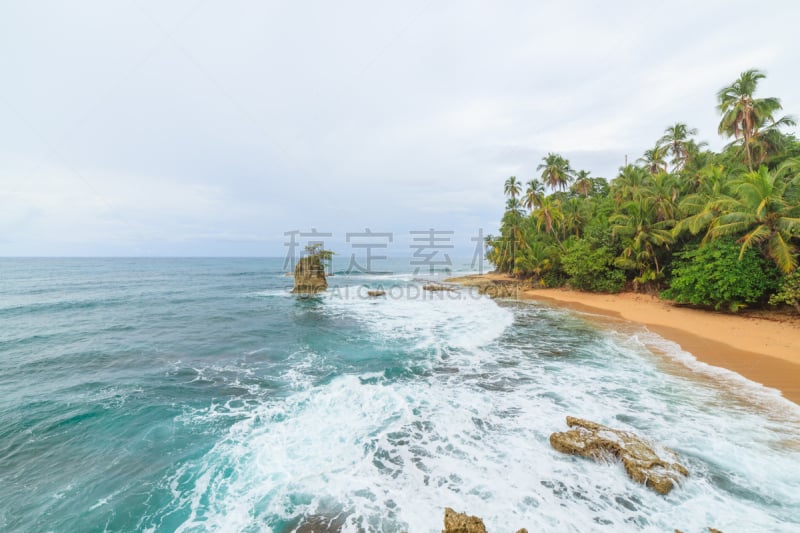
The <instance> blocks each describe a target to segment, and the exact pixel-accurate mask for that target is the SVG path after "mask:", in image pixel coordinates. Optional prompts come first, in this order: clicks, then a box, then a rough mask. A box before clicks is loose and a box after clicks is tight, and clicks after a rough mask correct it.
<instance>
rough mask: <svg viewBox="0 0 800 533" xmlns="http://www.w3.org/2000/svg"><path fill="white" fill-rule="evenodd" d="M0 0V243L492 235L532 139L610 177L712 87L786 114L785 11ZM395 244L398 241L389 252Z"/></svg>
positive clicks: (19, 247)
mask: <svg viewBox="0 0 800 533" xmlns="http://www.w3.org/2000/svg"><path fill="white" fill-rule="evenodd" d="M767 4H770V7H765V3H753V2H752V1H750V2H741V3H737V2H732V1H730V0H726V1H725V2H711V1H697V0H693V1H691V2H680V1H669V2H660V3H656V2H616V3H613V2H564V1H558V2H539V1H537V2H530V1H520V2H489V1H486V2H463V1H455V0H453V1H447V0H430V1H416V0H407V1H404V2H391V3H389V2H374V1H367V2H301V1H295V2H288V1H287V2H255V1H226V2H212V1H199V2H198V1H196V0H193V1H170V2H164V1H162V0H135V1H119V2H110V1H108V0H98V1H73V2H63V1H61V0H54V1H25V0H18V1H13V0H5V1H0V72H2V76H1V77H0V80H1V81H0V255H5V256H15V255H56V256H75V255H77V256H83V255H123V256H143V255H144V256H148V255H156V256H183V255H190V256H217V255H225V256H242V255H243V256H251V255H256V256H262V255H271V256H282V255H283V254H284V252H285V248H284V246H283V242H284V239H285V237H284V232H286V231H290V230H302V231H308V230H309V229H310V228H312V227H315V228H317V229H318V230H319V231H327V232H332V233H333V234H334V237H333V238H332V239H331V241H333V242H332V243H331V245H332V246H331V247H333V248H334V249H336V250H337V251H338V252H339V253H348V249H347V245H346V244H345V243H344V242H343V241H344V238H345V233H346V232H357V231H363V230H364V229H365V228H370V229H371V230H372V231H376V232H377V231H388V232H393V233H394V234H395V239H394V247H395V248H394V250H395V252H393V253H397V254H402V253H405V250H407V249H408V232H409V231H414V230H422V229H427V228H435V229H437V230H450V231H454V232H455V233H454V234H453V238H452V241H453V244H454V245H456V247H457V251H459V250H463V251H466V253H469V250H471V246H472V244H471V243H470V241H469V239H470V237H473V236H474V235H475V234H476V233H477V232H478V230H479V229H483V231H484V232H486V233H491V232H496V230H497V226H498V222H499V219H500V217H501V215H502V209H503V203H504V200H503V195H502V185H503V181H504V180H505V178H507V177H508V176H510V175H516V176H517V177H518V178H520V179H521V180H523V181H526V180H528V179H530V178H532V177H534V176H535V175H536V166H537V164H538V163H539V162H540V160H541V158H542V156H544V155H545V154H546V153H547V152H550V151H552V152H559V153H561V154H562V155H564V156H565V157H567V158H568V159H569V160H570V161H571V162H572V166H573V167H574V168H576V169H586V170H590V171H591V172H592V174H593V175H595V176H603V177H608V178H611V177H613V176H614V175H615V174H616V171H617V169H618V168H619V167H620V166H621V165H622V163H623V161H624V157H625V154H628V156H629V158H631V160H635V159H636V158H638V157H639V156H640V155H641V153H642V151H643V150H645V149H647V148H650V147H651V146H652V145H653V143H654V141H655V140H656V139H657V138H658V137H660V135H661V134H662V133H663V130H664V128H665V127H666V126H668V125H670V124H672V123H675V122H677V121H680V122H686V123H688V124H689V125H690V126H692V127H696V128H698V129H699V130H700V138H701V139H702V140H706V141H708V142H709V143H710V145H711V147H712V148H719V147H721V146H722V145H723V144H724V143H725V141H724V140H723V139H721V138H720V137H719V136H718V135H717V123H718V116H717V113H716V111H715V107H714V106H715V95H716V92H717V90H718V89H720V88H721V87H722V86H724V85H726V84H728V83H730V82H732V81H733V80H734V79H735V78H736V77H737V76H738V74H739V73H740V72H741V71H743V70H746V69H748V68H752V67H756V68H760V69H762V70H764V71H766V72H767V75H768V77H767V79H766V80H764V81H763V82H762V84H761V87H760V88H759V89H760V92H759V93H760V94H761V95H764V96H777V97H780V98H781V99H782V101H783V105H784V111H785V112H786V113H790V114H794V115H800V69H798V65H800V45H798V39H797V22H798V20H800V2H794V1H787V2H769V3H767ZM403 247H404V248H403Z"/></svg>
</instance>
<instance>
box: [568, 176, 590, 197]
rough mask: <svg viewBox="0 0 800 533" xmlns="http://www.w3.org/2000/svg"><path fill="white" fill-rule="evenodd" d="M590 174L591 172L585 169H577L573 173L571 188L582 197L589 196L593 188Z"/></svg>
mask: <svg viewBox="0 0 800 533" xmlns="http://www.w3.org/2000/svg"><path fill="white" fill-rule="evenodd" d="M590 174H591V172H589V171H587V170H579V171H578V172H577V174H575V183H573V184H572V190H573V191H575V192H576V193H577V194H580V195H581V196H583V197H584V198H586V197H587V196H589V193H591V192H592V190H593V189H594V182H593V181H592V178H590V177H589V175H590Z"/></svg>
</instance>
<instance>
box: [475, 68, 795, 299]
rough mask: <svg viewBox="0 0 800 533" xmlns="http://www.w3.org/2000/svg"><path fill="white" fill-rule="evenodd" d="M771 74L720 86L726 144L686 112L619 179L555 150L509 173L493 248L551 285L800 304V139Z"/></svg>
mask: <svg viewBox="0 0 800 533" xmlns="http://www.w3.org/2000/svg"><path fill="white" fill-rule="evenodd" d="M763 78H764V74H763V73H762V72H759V71H758V70H749V71H747V72H744V73H742V74H741V75H740V77H739V78H738V79H737V80H736V81H735V82H734V83H733V84H732V85H730V86H728V87H725V88H723V89H722V90H720V91H719V93H718V95H717V97H718V104H719V105H718V110H719V112H720V115H721V120H720V123H719V133H720V134H722V135H724V136H726V137H728V138H730V140H731V142H730V143H729V144H728V145H727V146H726V147H725V148H724V149H723V150H722V151H721V152H719V153H717V152H713V151H711V150H708V149H707V145H706V143H703V142H698V141H697V140H696V139H695V136H696V134H697V131H696V130H695V129H692V128H690V127H688V126H687V125H686V124H682V123H677V124H675V125H673V126H670V127H668V128H667V129H666V130H665V132H664V135H663V137H661V138H660V139H659V140H658V141H657V142H656V143H655V145H654V146H653V148H652V149H650V150H647V151H646V152H645V153H644V154H643V155H642V157H641V158H640V159H638V160H637V161H636V163H635V164H629V165H626V166H624V167H622V168H620V170H619V174H618V175H617V176H616V177H614V178H613V179H612V180H611V181H610V182H609V181H608V180H606V179H605V178H601V177H592V176H591V174H590V173H589V172H587V171H585V170H580V171H575V170H574V169H573V168H572V167H571V165H570V162H569V160H568V159H566V158H565V157H563V156H561V155H559V154H553V153H551V154H548V155H547V156H545V157H544V158H543V159H542V163H541V164H540V165H539V166H538V167H537V173H539V177H538V178H537V179H532V180H530V181H528V182H527V183H525V184H523V183H522V182H520V181H519V180H518V179H517V178H516V177H514V176H512V177H510V178H508V179H507V180H506V181H505V187H504V192H505V195H506V196H507V198H508V200H507V202H506V210H505V213H504V215H503V219H502V224H501V229H500V235H498V236H490V237H488V238H487V244H488V253H487V258H488V259H489V260H490V261H491V262H492V263H493V264H494V265H495V267H496V269H497V270H499V271H502V272H506V273H509V274H513V275H515V276H519V277H527V278H532V279H533V280H534V282H536V283H537V284H539V285H541V286H546V287H557V286H561V285H564V284H568V285H569V286H571V287H573V288H576V289H580V290H586V291H596V292H618V291H621V290H623V289H626V288H629V289H633V290H637V291H648V292H659V293H660V294H661V295H662V297H665V298H669V299H672V300H675V301H678V302H681V303H688V304H693V305H702V306H711V307H714V308H716V309H721V308H727V309H730V310H734V311H735V310H737V309H739V308H740V307H742V306H745V305H748V304H754V303H767V301H769V302H770V303H772V304H790V305H794V306H795V307H796V308H797V309H798V311H800V303H798V302H799V301H800V271H798V270H797V266H798V244H800V142H798V140H797V138H796V137H795V136H794V135H792V134H790V133H787V132H785V131H784V130H785V128H786V127H787V126H794V125H795V121H794V119H793V118H791V117H789V116H781V111H782V106H781V103H780V100H779V99H777V98H760V97H758V96H757V95H756V90H757V86H758V82H759V81H760V80H761V79H763Z"/></svg>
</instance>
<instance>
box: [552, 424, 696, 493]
mask: <svg viewBox="0 0 800 533" xmlns="http://www.w3.org/2000/svg"><path fill="white" fill-rule="evenodd" d="M567 426H569V427H571V428H573V429H570V430H568V431H564V432H557V433H553V434H552V435H550V445H551V446H552V447H553V448H555V449H556V450H558V451H560V452H563V453H569V454H573V455H582V456H584V457H590V458H592V459H595V460H607V459H611V458H617V459H619V460H620V461H622V464H623V466H624V467H625V471H626V472H627V473H628V476H629V477H630V478H631V479H633V480H634V481H637V482H639V483H642V484H643V485H645V486H647V487H650V488H652V489H653V490H655V491H656V492H658V493H659V494H668V493H669V492H670V491H671V490H672V488H673V487H674V486H675V483H676V482H677V481H678V480H680V479H681V478H682V477H685V476H688V475H689V472H688V470H686V468H685V467H683V466H682V465H680V464H679V463H678V462H677V456H676V455H675V453H674V452H672V451H670V450H664V451H663V454H664V455H667V456H668V458H667V459H662V458H661V457H659V456H658V454H656V452H655V451H653V449H652V448H651V447H650V446H649V445H647V444H646V443H645V442H644V441H643V440H642V439H640V438H639V437H637V436H636V435H634V434H633V433H630V432H627V431H620V430H617V429H611V428H608V427H606V426H603V425H601V424H597V423H595V422H590V421H588V420H581V419H580V418H573V417H571V416H568V417H567Z"/></svg>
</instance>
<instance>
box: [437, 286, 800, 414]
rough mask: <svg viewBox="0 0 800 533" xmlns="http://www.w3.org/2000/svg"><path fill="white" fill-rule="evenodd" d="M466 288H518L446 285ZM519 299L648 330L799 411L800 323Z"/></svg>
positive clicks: (614, 298) (550, 295)
mask: <svg viewBox="0 0 800 533" xmlns="http://www.w3.org/2000/svg"><path fill="white" fill-rule="evenodd" d="M447 281H449V282H452V283H457V284H461V285H467V286H481V285H484V286H485V285H487V284H493V283H498V282H499V283H501V284H502V283H516V282H517V280H515V279H513V278H510V277H508V276H505V275H502V274H483V275H476V276H465V277H461V278H451V279H449V280H447ZM518 297H519V298H520V299H526V300H537V301H542V302H546V303H549V304H552V305H556V306H559V307H565V308H569V309H573V310H576V311H582V312H588V313H594V314H599V315H603V316H608V317H613V318H617V319H621V320H625V321H629V322H633V323H637V324H641V325H643V326H645V327H647V328H648V329H649V330H650V331H652V332H653V333H656V334H658V335H660V336H662V337H664V338H665V339H668V340H670V341H672V342H675V343H676V344H678V345H679V346H680V347H681V349H683V350H685V351H687V352H689V353H691V354H692V355H694V356H695V357H696V358H697V360H698V361H701V362H703V363H706V364H709V365H712V366H717V367H722V368H725V369H728V370H731V371H733V372H736V373H737V374H739V375H741V376H743V377H745V378H747V379H749V380H750V381H754V382H757V383H760V384H762V385H764V386H766V387H770V388H774V389H777V390H779V391H780V392H781V394H782V396H783V397H784V398H786V399H788V400H790V401H792V402H794V403H796V404H798V405H800V318H794V317H788V316H780V319H781V320H780V321H779V320H768V319H765V318H759V317H755V316H748V315H743V316H740V315H728V314H723V313H717V312H713V311H705V310H700V309H692V308H688V307H680V306H675V305H673V304H671V303H669V302H667V301H664V300H661V299H659V298H657V297H655V296H651V295H646V294H638V293H629V292H627V293H619V294H603V293H588V292H580V291H575V290H570V289H524V290H521V291H520V293H519V294H518Z"/></svg>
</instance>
